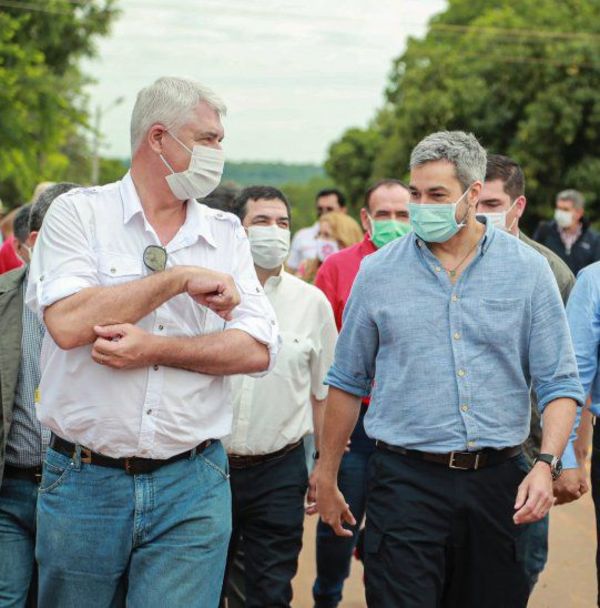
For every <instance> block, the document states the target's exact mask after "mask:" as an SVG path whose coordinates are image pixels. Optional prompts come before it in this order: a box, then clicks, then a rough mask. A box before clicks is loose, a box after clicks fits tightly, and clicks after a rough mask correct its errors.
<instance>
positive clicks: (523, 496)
mask: <svg viewBox="0 0 600 608" xmlns="http://www.w3.org/2000/svg"><path fill="white" fill-rule="evenodd" d="M528 491H529V486H528V485H527V484H526V483H522V484H521V485H520V486H519V489H518V490H517V498H516V500H515V509H516V510H519V509H521V508H522V507H523V505H524V504H525V501H526V500H527V494H528Z"/></svg>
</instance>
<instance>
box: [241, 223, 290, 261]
mask: <svg viewBox="0 0 600 608" xmlns="http://www.w3.org/2000/svg"><path fill="white" fill-rule="evenodd" d="M248 240H249V241H250V251H251V252H252V259H253V260H254V263H255V264H256V265H257V266H259V267H260V268H264V269H265V270H273V269H274V268H278V267H279V266H281V265H282V264H283V263H284V262H285V260H286V259H287V257H288V254H289V252H290V231H289V230H288V229H286V228H280V227H279V226H275V225H273V226H251V227H250V228H248Z"/></svg>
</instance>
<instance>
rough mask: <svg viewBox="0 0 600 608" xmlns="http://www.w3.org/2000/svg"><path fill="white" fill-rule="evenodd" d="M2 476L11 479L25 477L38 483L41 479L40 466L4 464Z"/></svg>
mask: <svg viewBox="0 0 600 608" xmlns="http://www.w3.org/2000/svg"><path fill="white" fill-rule="evenodd" d="M4 477H10V478H11V479H26V480H27V481H31V482H33V483H37V484H39V483H40V481H42V467H27V468H21V467H14V466H13V465H12V464H5V465H4Z"/></svg>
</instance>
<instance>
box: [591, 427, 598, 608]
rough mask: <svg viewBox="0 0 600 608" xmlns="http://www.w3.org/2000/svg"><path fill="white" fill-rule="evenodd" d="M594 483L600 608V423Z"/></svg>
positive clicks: (595, 444) (594, 446)
mask: <svg viewBox="0 0 600 608" xmlns="http://www.w3.org/2000/svg"><path fill="white" fill-rule="evenodd" d="M590 479H591V483H592V499H593V500H594V511H595V512H596V579H597V583H598V598H597V599H598V601H597V604H598V606H600V423H599V422H598V421H597V422H596V426H594V439H593V442H592V470H591V475H590Z"/></svg>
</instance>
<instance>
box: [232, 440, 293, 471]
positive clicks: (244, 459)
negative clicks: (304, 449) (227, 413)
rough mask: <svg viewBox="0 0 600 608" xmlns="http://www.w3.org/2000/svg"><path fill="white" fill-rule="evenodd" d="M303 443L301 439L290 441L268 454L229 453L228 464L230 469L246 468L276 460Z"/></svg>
mask: <svg viewBox="0 0 600 608" xmlns="http://www.w3.org/2000/svg"><path fill="white" fill-rule="evenodd" d="M302 443H303V440H302V439H300V440H299V441H295V442H294V443H290V444H289V445H286V446H285V447H283V448H281V449H280V450H277V451H276V452H271V453H270V454H259V455H258V456H241V455H239V454H229V466H230V467H231V468H232V469H247V468H248V467H254V466H256V465H257V464H264V463H265V462H270V461H271V460H277V459H278V458H281V457H282V456H285V455H286V454H287V453H289V452H291V451H292V450H295V449H296V448H297V447H298V446H299V445H301V444H302Z"/></svg>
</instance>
